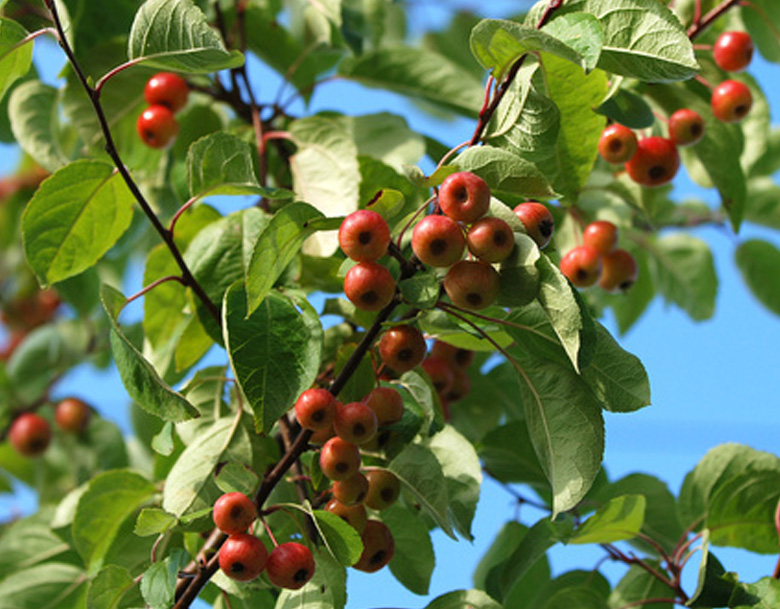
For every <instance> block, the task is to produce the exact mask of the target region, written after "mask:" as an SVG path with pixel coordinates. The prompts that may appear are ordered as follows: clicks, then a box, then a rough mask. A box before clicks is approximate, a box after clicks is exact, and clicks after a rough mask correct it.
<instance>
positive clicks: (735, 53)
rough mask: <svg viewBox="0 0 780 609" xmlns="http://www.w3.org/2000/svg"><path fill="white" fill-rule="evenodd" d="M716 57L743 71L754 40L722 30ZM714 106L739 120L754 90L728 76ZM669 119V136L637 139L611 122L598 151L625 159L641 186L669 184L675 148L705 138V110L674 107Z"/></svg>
mask: <svg viewBox="0 0 780 609" xmlns="http://www.w3.org/2000/svg"><path fill="white" fill-rule="evenodd" d="M713 57H714V59H715V63H716V64H717V65H718V67H720V68H721V69H722V70H725V71H728V72H740V71H742V70H744V69H745V68H747V66H748V65H749V64H750V61H751V59H752V57H753V41H752V39H751V38H750V35H749V34H747V33H746V32H724V33H723V34H721V35H720V37H719V38H718V40H717V42H716V43H715V45H714V46H713ZM710 106H711V108H712V113H713V115H714V116H715V118H716V119H718V120H720V121H722V122H724V123H738V122H740V121H741V120H742V119H743V118H745V117H746V116H747V114H748V113H749V112H750V109H751V107H752V106H753V95H752V93H751V92H750V88H749V87H748V86H747V85H746V84H745V83H743V82H741V81H739V80H725V81H723V82H722V83H720V84H718V85H717V86H715V87H714V88H713V90H712V95H711V97H710ZM667 124H668V131H669V137H666V138H665V137H661V136H651V137H645V138H642V139H638V138H637V136H636V133H634V131H633V130H631V129H629V128H628V127H626V126H624V125H621V124H619V123H613V124H611V125H609V126H608V127H607V128H606V129H604V132H603V133H602V135H601V139H600V141H599V154H600V155H601V156H602V158H603V159H604V160H605V161H607V162H609V163H613V164H622V163H625V168H626V172H627V173H628V175H629V177H630V178H631V179H632V180H633V181H634V182H636V183H638V184H641V185H642V186H649V187H653V186H662V185H664V184H668V183H669V182H671V180H672V179H673V178H674V176H675V175H676V174H677V171H678V170H679V168H680V155H679V153H678V151H677V148H678V147H681V146H693V145H694V144H697V143H698V142H699V141H701V139H702V138H703V137H704V133H705V128H706V126H705V121H704V118H702V116H701V114H699V113H698V112H696V111H695V110H691V109H690V108H682V109H680V110H677V111H676V112H674V113H673V114H672V115H671V116H670V117H669V120H668V121H667Z"/></svg>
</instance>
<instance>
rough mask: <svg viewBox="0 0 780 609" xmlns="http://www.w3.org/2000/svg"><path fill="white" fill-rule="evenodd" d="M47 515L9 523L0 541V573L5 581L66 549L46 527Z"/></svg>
mask: <svg viewBox="0 0 780 609" xmlns="http://www.w3.org/2000/svg"><path fill="white" fill-rule="evenodd" d="M50 518H51V513H50V512H47V511H46V510H42V511H40V512H38V513H37V514H33V515H31V516H28V517H27V518H22V519H19V520H16V521H15V522H11V523H9V524H8V525H7V526H5V527H4V528H3V532H2V537H0V569H1V571H0V572H2V573H3V575H4V576H5V577H7V576H9V575H10V574H13V573H14V572H16V571H20V570H24V569H29V568H30V567H32V566H34V565H37V564H39V563H42V562H45V561H47V560H51V559H52V558H54V557H56V556H59V555H61V554H63V553H65V552H67V551H68V550H70V546H69V545H68V544H67V543H65V542H63V541H62V539H61V538H60V537H59V536H58V535H57V534H56V533H55V532H54V531H52V527H51V526H49V520H50Z"/></svg>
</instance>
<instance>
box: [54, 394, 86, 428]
mask: <svg viewBox="0 0 780 609" xmlns="http://www.w3.org/2000/svg"><path fill="white" fill-rule="evenodd" d="M91 414H92V410H91V409H90V408H89V406H88V405H87V404H86V402H84V401H83V400H80V399H78V398H65V399H64V400H60V402H59V403H58V404H57V407H56V408H55V409H54V420H55V421H56V422H57V425H59V427H60V429H62V430H64V431H69V432H71V433H80V432H82V431H84V430H85V429H86V428H87V424H88V423H89V418H90V415H91Z"/></svg>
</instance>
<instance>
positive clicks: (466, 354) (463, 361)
mask: <svg viewBox="0 0 780 609" xmlns="http://www.w3.org/2000/svg"><path fill="white" fill-rule="evenodd" d="M431 356H433V357H439V358H441V359H443V360H445V361H447V362H450V363H451V364H452V365H453V366H454V367H456V368H463V369H465V368H468V367H469V366H470V365H471V362H473V361H474V352H473V351H471V350H469V349H463V348H462V347H456V346H455V345H451V344H450V343H448V342H445V341H443V340H435V341H433V346H432V347H431Z"/></svg>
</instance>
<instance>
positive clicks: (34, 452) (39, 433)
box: [8, 412, 51, 457]
mask: <svg viewBox="0 0 780 609" xmlns="http://www.w3.org/2000/svg"><path fill="white" fill-rule="evenodd" d="M8 440H9V441H10V442H11V446H13V447H14V449H15V450H16V452H18V453H19V454H20V455H22V456H24V457H38V456H40V455H42V454H43V453H44V452H45V451H46V449H47V448H48V447H49V442H51V426H50V425H49V422H48V421H47V420H46V419H44V418H43V417H42V416H40V415H37V414H35V413H32V412H26V413H24V414H22V415H20V416H18V417H17V418H16V419H14V422H13V423H11V429H10V430H9V431H8Z"/></svg>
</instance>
